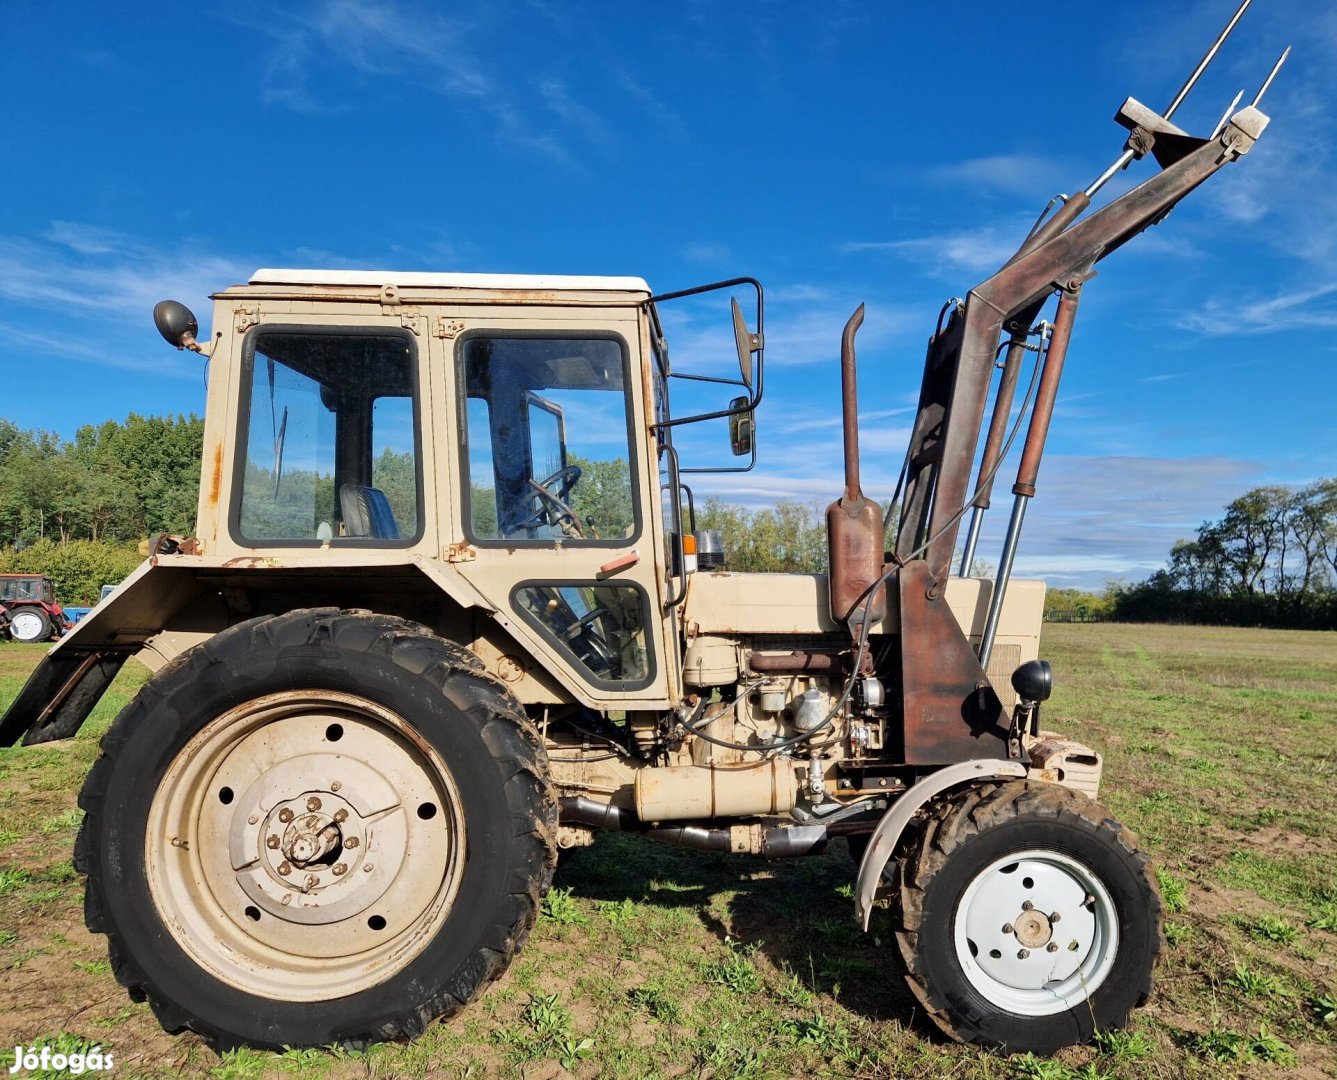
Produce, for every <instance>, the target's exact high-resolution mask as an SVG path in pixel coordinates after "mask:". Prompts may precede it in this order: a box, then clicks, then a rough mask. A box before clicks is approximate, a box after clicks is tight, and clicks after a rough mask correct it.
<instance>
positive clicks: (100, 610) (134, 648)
mask: <svg viewBox="0 0 1337 1080" xmlns="http://www.w3.org/2000/svg"><path fill="white" fill-rule="evenodd" d="M204 591H205V590H204V587H203V586H202V585H201V584H200V583H199V582H198V581H197V580H196V576H195V575H194V574H193V573H191V572H190V571H188V570H186V569H185V568H178V567H175V566H172V565H170V564H159V563H157V562H156V561H155V560H152V559H150V560H148V561H146V562H144V563H143V564H141V565H140V566H139V568H138V569H136V570H135V571H134V573H132V574H131V575H130V576H129V577H127V578H126V579H125V581H123V582H122V583H121V584H120V586H119V587H118V588H117V589H116V591H115V592H114V593H112V594H111V595H110V596H108V597H107V598H106V599H105V600H103V601H102V602H101V603H100V604H98V606H97V607H96V608H94V609H93V610H92V611H91V612H90V613H89V614H88V616H87V617H86V618H84V619H83V620H81V621H80V622H78V623H77V624H75V626H74V627H73V628H72V629H71V630H70V631H69V632H68V633H67V634H66V635H65V636H64V637H62V638H61V639H60V641H58V642H57V643H56V644H55V645H54V646H53V647H52V648H51V649H50V651H49V652H48V653H47V654H46V656H44V657H43V658H42V661H41V662H40V663H39V664H38V665H37V667H36V669H35V670H34V671H33V673H32V675H31V676H29V678H28V681H27V683H25V684H24V687H23V689H22V690H21V691H19V696H18V697H17V698H15V699H14V701H13V703H12V704H11V705H10V707H9V709H8V711H7V712H6V713H5V714H4V717H3V718H0V746H12V745H14V743H16V742H17V741H18V740H19V739H20V737H22V739H23V742H24V744H25V745H28V744H32V743H41V742H50V741H51V740H53V739H66V738H69V737H70V736H71V735H73V734H74V733H75V732H76V731H78V730H79V728H80V727H81V726H82V724H83V722H84V721H85V720H86V719H88V714H89V713H91V712H92V711H93V707H94V706H95V705H97V703H98V701H99V700H100V699H101V697H102V695H103V693H104V692H105V691H106V689H107V687H108V686H110V685H111V682H112V680H113V679H114V678H116V674H117V672H119V671H120V670H121V667H122V666H123V665H124V664H125V662H126V660H128V659H129V658H130V657H131V656H135V655H136V654H139V653H141V652H143V651H144V650H145V648H146V643H147V642H149V641H150V639H152V638H154V637H155V636H158V635H159V634H160V632H161V631H162V630H163V628H164V626H165V625H166V624H167V621H168V619H170V618H171V617H172V616H174V615H176V614H177V613H178V612H180V611H181V610H182V609H184V608H185V607H187V606H188V605H190V604H192V603H193V602H195V601H197V600H199V598H200V595H201V593H202V592H204ZM146 659H149V658H147V657H146ZM153 659H156V660H157V662H156V663H155V662H150V663H149V666H150V667H153V668H156V667H159V666H161V663H162V662H163V658H162V657H156V658H153ZM25 733H26V734H25Z"/></svg>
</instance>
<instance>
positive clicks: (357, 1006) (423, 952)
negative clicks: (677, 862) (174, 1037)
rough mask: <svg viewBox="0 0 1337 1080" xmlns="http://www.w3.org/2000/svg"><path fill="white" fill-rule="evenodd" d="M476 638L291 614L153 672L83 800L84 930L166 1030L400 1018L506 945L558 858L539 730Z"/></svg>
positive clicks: (364, 1033) (350, 1028) (470, 977)
mask: <svg viewBox="0 0 1337 1080" xmlns="http://www.w3.org/2000/svg"><path fill="white" fill-rule="evenodd" d="M480 668H481V664H480V663H479V662H478V661H477V660H476V659H475V658H473V657H472V655H471V654H469V653H467V652H466V651H465V650H463V649H460V648H459V647H458V646H455V645H451V644H450V643H448V642H445V641H442V640H440V639H438V638H435V637H433V636H431V635H430V634H428V633H427V632H426V631H424V630H423V629H422V628H420V627H415V626H413V625H412V624H409V623H405V622H403V621H402V620H398V619H390V618H386V617H382V616H374V615H358V614H349V613H341V612H338V611H333V610H316V611H299V612H293V613H291V614H289V615H284V616H278V617H275V618H267V619H256V620H252V621H251V622H248V623H244V624H242V625H240V626H237V627H234V628H232V629H230V630H228V631H225V632H224V633H222V634H219V635H218V636H217V637H215V638H212V639H211V640H210V641H208V642H206V643H205V644H204V645H202V646H200V647H199V648H197V649H195V650H192V652H190V653H188V654H187V655H186V656H185V657H183V658H182V659H181V660H180V661H179V662H177V663H174V664H172V665H170V666H169V667H167V668H166V669H164V670H163V671H161V672H160V673H159V674H158V675H156V676H155V677H154V678H153V679H151V680H150V681H149V682H148V683H147V684H146V685H145V687H144V689H143V690H142V691H141V692H140V694H139V696H138V697H137V698H136V699H135V700H134V701H133V702H132V703H131V704H130V705H129V706H127V708H126V710H125V711H124V712H123V713H122V714H121V716H120V717H118V718H117V720H116V723H115V724H114V725H113V726H112V728H111V730H110V731H108V733H107V735H106V736H105V738H104V739H103V743H102V751H103V753H102V756H101V757H100V758H99V760H98V762H97V763H96V764H95V766H94V768H93V771H92V772H91V773H90V775H89V779H88V782H87V783H86V785H85V787H84V791H83V794H82V795H81V797H80V804H81V805H82V806H83V807H84V809H85V810H86V811H87V815H86V817H85V819H84V826H83V830H82V832H81V834H80V837H79V844H78V849H77V853H76V856H77V859H76V861H77V864H78V866H79V869H80V870H82V871H83V872H85V873H86V874H87V875H88V884H87V892H86V901H85V914H86V918H87V921H88V925H89V929H91V930H93V931H95V932H99V933H105V934H106V935H107V937H108V942H109V947H110V951H111V956H112V962H113V967H114V969H115V971H116V975H117V978H118V979H119V980H120V981H121V983H122V984H123V985H125V986H127V987H128V988H129V989H130V991H131V993H132V994H134V995H136V996H144V997H147V998H148V1000H149V1002H150V1003H151V1004H152V1006H153V1008H154V1010H155V1012H156V1013H157V1015H158V1018H159V1020H160V1022H161V1023H162V1024H163V1026H164V1027H166V1028H167V1029H168V1030H170V1031H175V1030H180V1029H182V1028H186V1027H189V1028H192V1029H194V1030H196V1031H199V1032H200V1033H202V1034H204V1035H206V1036H207V1037H209V1038H210V1039H212V1040H213V1041H215V1042H216V1043H218V1044H221V1045H225V1046H226V1045H235V1044H243V1043H244V1044H249V1045H252V1046H257V1047H269V1048H277V1047H283V1046H315V1045H325V1044H329V1043H344V1044H348V1045H354V1046H358V1045H365V1044H366V1043H369V1042H373V1041H376V1040H378V1039H387V1038H395V1037H398V1036H413V1035H416V1034H418V1033H419V1032H421V1031H422V1029H423V1027H424V1026H425V1025H426V1023H427V1022H428V1021H430V1020H431V1019H433V1018H434V1017H437V1016H442V1015H448V1014H450V1013H453V1012H455V1011H457V1010H458V1009H460V1008H462V1007H463V1005H464V1004H465V1003H466V1002H468V1001H469V1000H470V999H471V998H472V997H473V996H474V994H475V993H477V992H478V990H480V989H481V987H482V986H483V985H485V984H486V983H487V982H489V981H490V980H491V979H493V978H495V977H496V976H497V975H498V974H500V972H501V971H502V970H503V969H504V968H505V966H506V964H507V963H509V961H510V959H511V957H512V955H513V953H514V952H515V950H516V948H518V946H519V945H520V944H521V943H522V942H523V940H524V938H525V936H526V935H527V933H528V931H529V929H530V928H531V927H532V925H533V923H534V919H535V917H536V914H537V907H538V901H539V898H540V896H541V893H542V890H543V889H544V888H546V887H547V884H548V882H549V880H550V878H551V875H552V870H553V866H554V865H555V847H554V844H553V834H554V831H555V826H556V805H555V799H554V797H553V792H552V788H551V787H550V785H549V784H548V782H547V780H546V762H545V761H544V758H543V750H542V747H541V745H540V743H539V741H538V737H537V734H536V732H535V731H534V730H533V728H532V725H530V724H529V722H528V720H527V719H526V718H525V717H524V715H523V713H522V712H521V711H520V709H519V707H518V706H517V705H516V704H515V703H514V700H513V699H512V698H511V697H510V695H509V694H508V693H507V692H506V691H505V690H504V689H503V688H502V687H501V686H500V685H499V684H497V683H495V682H493V681H492V680H490V679H489V678H488V677H487V676H485V675H484V674H482V673H481V671H480V670H479V669H480Z"/></svg>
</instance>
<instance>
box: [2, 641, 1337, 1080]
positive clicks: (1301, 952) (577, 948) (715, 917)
mask: <svg viewBox="0 0 1337 1080" xmlns="http://www.w3.org/2000/svg"><path fill="white" fill-rule="evenodd" d="M1044 652H1045V655H1047V656H1048V657H1049V658H1050V659H1051V660H1053V662H1054V665H1055V672H1056V684H1057V689H1056V691H1055V694H1054V698H1053V701H1052V703H1051V705H1050V706H1048V707H1047V712H1048V720H1047V722H1048V723H1049V724H1051V725H1053V726H1056V727H1061V728H1062V729H1063V730H1065V731H1066V732H1068V733H1069V734H1072V735H1074V736H1076V737H1078V738H1081V739H1083V740H1085V741H1088V742H1090V743H1092V744H1093V745H1095V746H1097V747H1099V748H1101V749H1103V750H1104V751H1105V753H1106V755H1107V758H1106V771H1105V788H1104V793H1103V801H1105V802H1106V803H1107V804H1108V805H1109V806H1110V807H1111V808H1112V809H1113V810H1114V812H1115V813H1116V816H1118V817H1120V818H1121V819H1122V820H1123V821H1124V822H1125V823H1126V824H1127V825H1128V826H1129V827H1130V828H1132V829H1133V831H1134V832H1135V833H1137V834H1138V836H1139V837H1140V838H1141V839H1142V840H1143V842H1144V843H1145V845H1146V847H1147V849H1148V850H1149V851H1150V852H1151V854H1152V855H1153V857H1154V858H1155V859H1156V861H1157V863H1158V866H1159V873H1160V877H1161V886H1162V891H1163V893H1164V896H1165V900H1166V904H1167V908H1168V910H1169V912H1170V915H1169V918H1168V924H1167V926H1166V933H1167V936H1168V938H1169V941H1170V947H1169V950H1168V955H1167V957H1166V959H1165V962H1164V963H1163V965H1162V967H1161V969H1160V972H1159V977H1158V992H1157V994H1156V997H1155V998H1154V999H1153V1001H1152V1003H1151V1004H1150V1005H1149V1006H1148V1007H1147V1008H1145V1009H1144V1010H1142V1011H1141V1012H1140V1013H1139V1014H1138V1015H1137V1018H1136V1020H1135V1021H1134V1023H1133V1025H1132V1027H1131V1028H1130V1029H1129V1031H1127V1032H1125V1033H1111V1034H1110V1035H1109V1036H1108V1037H1106V1038H1104V1039H1102V1040H1101V1041H1100V1043H1099V1045H1098V1046H1096V1047H1091V1048H1080V1049H1071V1050H1067V1051H1064V1052H1063V1053H1062V1054H1060V1055H1059V1056H1058V1058H1057V1059H1054V1060H1050V1061H1042V1060H1038V1059H1033V1058H1029V1057H1012V1058H1007V1057H1003V1056H1000V1055H995V1054H989V1053H983V1052H980V1051H978V1050H974V1049H970V1048H967V1047H962V1046H957V1045H954V1044H951V1043H948V1042H946V1041H945V1040H943V1039H942V1038H940V1037H939V1036H938V1035H936V1034H935V1033H934V1031H932V1030H931V1029H930V1027H929V1025H927V1024H926V1023H925V1022H924V1021H923V1020H922V1018H921V1017H919V1016H918V1015H916V1006H915V1002H914V999H913V998H912V997H911V996H910V995H909V993H908V992H907V991H906V990H905V989H904V987H903V984H902V983H901V981H900V978H899V975H898V974H897V970H896V968H895V965H894V962H893V959H892V956H891V952H890V951H889V950H888V949H887V948H886V947H885V946H883V945H881V944H879V942H878V941H877V940H876V937H875V936H874V937H872V938H866V937H864V936H863V935H862V934H860V933H859V932H858V931H857V929H856V927H855V924H854V921H853V918H852V914H851V911H852V904H851V900H850V885H851V882H852V878H853V867H852V865H851V863H850V862H849V860H848V857H847V855H846V851H845V847H844V844H843V842H841V841H837V842H836V843H835V844H833V845H832V848H831V849H830V850H828V852H827V853H826V854H825V855H824V856H822V857H820V858H816V859H808V860H799V861H795V862H791V863H785V864H767V863H765V862H763V861H762V860H760V859H741V858H737V857H735V858H726V857H712V856H708V855H700V854H694V853H690V852H684V851H679V850H676V849H671V848H665V847H660V846H656V845H652V844H649V843H646V842H638V841H636V840H634V839H633V838H629V837H623V836H609V837H606V838H602V839H601V840H600V841H599V843H598V844H596V845H595V846H594V847H593V848H589V849H585V850H580V851H576V852H573V853H570V854H569V855H565V856H563V860H562V863H561V864H560V866H559V868H558V871H557V878H556V882H555V887H554V889H553V891H552V892H551V893H550V894H549V897H548V899H547V901H546V903H545V905H544V910H543V917H542V919H541V920H540V922H539V925H538V927H537V928H536V930H535V932H534V935H533V937H532V938H531V940H530V944H529V946H528V948H527V949H526V950H525V952H524V953H523V954H522V955H521V956H520V958H519V959H518V960H517V962H516V963H515V964H514V965H513V966H512V968H511V970H510V971H509V972H508V974H507V975H506V976H505V977H504V978H503V979H502V980H501V981H500V982H498V983H497V984H495V985H494V986H493V987H492V988H491V989H490V990H489V991H488V992H487V993H486V994H485V996H484V997H483V998H482V1000H481V1001H479V1002H477V1003H475V1004H474V1005H473V1006H472V1007H471V1008H470V1009H468V1010H467V1011H466V1012H465V1013H464V1014H463V1015H462V1016H460V1017H458V1018H456V1019H455V1020H454V1021H452V1022H450V1023H447V1024H438V1025H436V1026H435V1027H434V1028H432V1029H431V1030H430V1031H429V1032H428V1033H427V1034H426V1035H425V1036H424V1037H423V1038H421V1039H419V1040H418V1041H416V1042H414V1043H411V1044H407V1045H382V1046H377V1047H375V1048H373V1049H372V1050H370V1051H368V1052H366V1053H344V1052H337V1051H336V1052H325V1051H290V1052H288V1053H286V1054H264V1053H255V1052H250V1051H237V1052H232V1053H228V1054H225V1055H224V1056H222V1057H221V1058H220V1057H219V1056H218V1055H217V1054H215V1053H214V1052H213V1051H212V1050H210V1049H209V1048H208V1047H207V1046H205V1045H204V1044H203V1043H202V1042H201V1041H200V1040H199V1039H198V1038H197V1037H195V1036H193V1035H187V1036H181V1037H173V1036H168V1035H166V1034H164V1033H163V1032H162V1031H161V1030H160V1029H159V1028H158V1027H157V1025H156V1023H155V1022H154V1020H153V1017H152V1014H151V1013H150V1011H149V1009H148V1007H147V1006H146V1005H143V1004H136V1003H134V1002H132V1001H130V999H129V998H128V997H127V996H126V995H125V993H124V991H122V990H121V989H120V987H118V986H117V985H116V982H115V980H114V979H113V977H112V975H111V973H110V970H109V968H108V965H107V962H106V953H105V950H104V945H103V939H102V938H101V937H94V936H92V935H90V934H89V933H87V932H86V931H85V929H84V926H83V919H82V893H83V886H82V881H81V880H80V878H79V877H78V875H76V874H75V872H74V869H73V867H72V865H71V862H70V855H71V850H72V846H73V842H74V835H75V832H76V830H77V828H78V824H79V818H80V812H79V810H78V809H77V808H76V805H75V798H76V795H77V792H78V789H79V786H80V784H81V783H82V780H83V776H84V773H85V772H86V771H87V769H88V767H89V765H90V763H91V762H92V760H93V757H94V755H95V754H96V748H97V738H98V736H99V735H100V734H101V733H102V732H103V731H104V730H105V729H106V726H107V724H108V723H109V722H110V720H111V717H112V716H113V715H114V713H115V712H116V711H117V710H118V709H119V708H120V706H121V705H123V704H124V703H125V702H126V701H127V700H128V698H129V696H130V695H131V694H132V693H133V692H134V689H135V687H136V686H137V685H138V683H139V682H141V681H142V680H143V677H144V672H143V670H142V669H140V668H138V667H137V666H136V670H135V671H127V672H125V673H124V674H122V676H121V678H120V680H119V681H118V683H117V684H116V685H115V686H114V687H113V689H112V691H111V692H110V693H109V694H108V695H107V698H106V699H105V700H104V701H103V702H102V704H101V705H100V706H99V708H98V710H97V712H96V713H95V714H94V717H93V719H92V721H91V722H90V723H89V724H88V725H87V726H86V727H85V729H84V730H83V731H82V732H81V733H80V735H79V737H78V738H76V739H73V740H70V741H68V742H65V743H60V744H55V745H51V746H42V747H32V748H15V749H8V750H0V1067H3V1068H4V1069H5V1070H8V1068H9V1066H10V1064H12V1061H13V1057H12V1055H13V1047H14V1046H15V1044H16V1043H23V1044H25V1045H26V1044H29V1043H34V1042H37V1043H40V1042H47V1043H54V1042H55V1041H56V1040H60V1041H61V1042H62V1043H63V1044H64V1045H65V1046H66V1047H67V1048H74V1047H76V1046H77V1044H80V1043H83V1044H85V1045H89V1046H91V1045H92V1044H101V1045H102V1047H103V1048H104V1049H106V1048H111V1049H112V1050H113V1051H114V1054H115V1061H116V1071H115V1073H114V1074H113V1075H117V1076H172V1075H186V1076H192V1077H205V1076H210V1077H219V1078H226V1077H231V1078H242V1077H261V1076H275V1077H277V1076H309V1077H317V1076H319V1077H330V1078H342V1077H386V1078H389V1077H426V1076H438V1075H440V1076H494V1075H512V1076H523V1077H541V1078H551V1077H557V1076H564V1075H566V1074H567V1073H570V1074H572V1075H575V1076H580V1077H595V1076H599V1077H623V1076H639V1077H652V1076H666V1077H667V1076H692V1077H696V1076H702V1077H705V1076H713V1077H726V1076H756V1077H789V1076H819V1075H829V1076H860V1077H864V1076H866V1077H899V1076H914V1077H944V1078H945V1077H995V1078H1005V1077H1019V1078H1020V1077H1032V1078H1051V1080H1063V1078H1082V1080H1099V1078H1102V1077H1122V1078H1134V1077H1148V1076H1150V1077H1181V1076H1187V1077H1218V1076H1229V1077H1235V1076H1238V1077H1255V1076H1277V1077H1282V1076H1284V1077H1320V1076H1329V1077H1332V1076H1337V635H1335V634H1321V633H1298V632H1295V633H1291V632H1280V631H1250V630H1222V629H1200V628H1184V627H1151V626H1120V625H1114V624H1087V625H1064V626H1054V627H1050V628H1048V629H1047V630H1046V642H1045V649H1044ZM40 654H41V650H40V649H38V648H36V647H28V646H21V645H17V644H5V645H2V646H0V706H3V705H4V704H5V703H7V702H8V701H9V700H11V699H12V698H13V696H14V695H15V694H16V693H17V692H18V689H19V687H20V686H21V685H22V682H23V679H24V678H25V676H26V673H27V672H28V671H29V670H30V669H31V667H32V666H33V664H35V663H36V661H37V659H38V657H39V656H40ZM877 930H878V924H877V923H876V922H875V923H874V931H875V934H876V932H877ZM19 1075H21V1076H32V1075H36V1074H33V1073H20V1074H19ZM47 1075H54V1074H47ZM61 1075H68V1074H61Z"/></svg>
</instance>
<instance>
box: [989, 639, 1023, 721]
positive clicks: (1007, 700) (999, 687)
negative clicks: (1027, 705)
mask: <svg viewBox="0 0 1337 1080" xmlns="http://www.w3.org/2000/svg"><path fill="white" fill-rule="evenodd" d="M1020 666H1021V646H1020V645H1000V644H998V643H997V642H995V643H994V647H993V652H992V653H991V654H990V656H989V666H988V668H986V669H985V674H986V675H988V676H989V681H990V682H991V683H993V688H994V691H995V692H996V693H997V694H998V700H999V701H1001V702H1002V703H1003V708H1005V709H1007V711H1008V712H1011V711H1012V709H1013V707H1014V706H1015V705H1016V704H1017V692H1016V691H1015V690H1013V689H1012V672H1014V671H1016V670H1017V668H1018V667H1020Z"/></svg>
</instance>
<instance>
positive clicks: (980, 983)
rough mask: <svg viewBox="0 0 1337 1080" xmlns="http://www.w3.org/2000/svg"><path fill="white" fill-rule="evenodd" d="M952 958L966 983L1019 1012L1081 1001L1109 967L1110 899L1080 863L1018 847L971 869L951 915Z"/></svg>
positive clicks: (1112, 939) (1115, 938) (1114, 925)
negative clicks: (973, 872) (972, 873)
mask: <svg viewBox="0 0 1337 1080" xmlns="http://www.w3.org/2000/svg"><path fill="white" fill-rule="evenodd" d="M952 932H953V942H954V945H955V948H956V957H957V960H958V962H959V963H960V965H961V970H962V971H963V972H964V973H965V976H966V978H967V979H968V980H969V982H970V984H971V986H973V987H974V988H975V989H976V990H978V991H979V992H980V994H981V995H983V996H984V997H985V998H986V999H987V1000H989V1001H990V1002H992V1003H993V1004H994V1005H997V1006H999V1007H1001V1008H1003V1009H1006V1010H1007V1011H1008V1012H1011V1013H1016V1014H1018V1015H1021V1016H1050V1015H1052V1014H1054V1013H1059V1012H1066V1011H1067V1010H1069V1009H1073V1008H1076V1007H1077V1006H1079V1005H1081V1004H1082V1003H1083V1002H1085V1001H1086V1000H1087V999H1089V998H1090V997H1091V995H1092V994H1094V993H1095V992H1096V990H1097V989H1098V988H1099V987H1100V985H1101V984H1102V983H1103V982H1104V981H1105V979H1106V977H1107V976H1108V975H1109V973H1110V969H1111V968H1112V967H1113V966H1114V958H1115V955H1116V953H1117V952H1118V948H1119V920H1118V913H1117V911H1116V909H1115V906H1114V901H1113V900H1112V899H1111V898H1110V894H1109V890H1108V889H1106V888H1105V885H1104V883H1102V882H1101V880H1100V878H1099V877H1098V876H1097V875H1096V874H1095V873H1094V872H1093V871H1092V870H1091V869H1090V868H1089V867H1088V866H1086V865H1085V864H1083V863H1081V862H1078V861H1077V860H1076V859H1073V858H1070V857H1069V856H1067V855H1063V854H1061V853H1059V852H1056V851H1044V850H1035V851H1021V852H1017V853H1015V854H1012V855H1007V856H1005V857H1004V858H1001V859H998V860H997V861H995V862H993V863H991V864H990V865H989V866H987V867H985V868H984V869H983V870H982V871H981V872H980V873H979V874H977V875H976V876H975V877H974V878H973V879H972V880H971V882H970V885H969V886H968V887H967V888H966V891H965V892H964V893H963V894H962V896H961V900H960V903H959V904H958V905H957V908H956V914H955V916H954V918H953V928H952Z"/></svg>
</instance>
